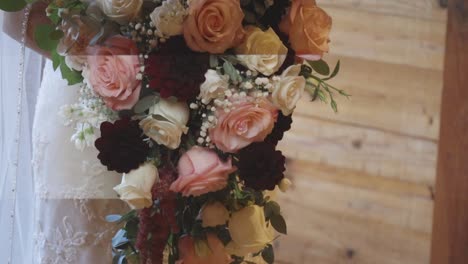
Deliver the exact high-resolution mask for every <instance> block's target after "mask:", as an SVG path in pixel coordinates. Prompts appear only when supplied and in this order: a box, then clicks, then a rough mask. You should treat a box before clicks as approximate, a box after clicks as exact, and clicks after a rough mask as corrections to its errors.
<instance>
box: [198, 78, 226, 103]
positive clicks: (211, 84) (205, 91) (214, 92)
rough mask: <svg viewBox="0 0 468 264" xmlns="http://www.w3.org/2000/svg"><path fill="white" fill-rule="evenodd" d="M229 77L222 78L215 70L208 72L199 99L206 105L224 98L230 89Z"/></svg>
mask: <svg viewBox="0 0 468 264" xmlns="http://www.w3.org/2000/svg"><path fill="white" fill-rule="evenodd" d="M228 78H229V77H227V76H221V75H219V74H218V72H217V71H215V70H208V71H207V72H206V73H205V82H204V83H202V85H201V86H200V95H199V96H198V98H199V99H201V100H202V102H203V103H204V104H208V103H209V102H211V100H213V99H216V98H223V97H224V93H225V92H226V91H227V90H228V88H229V82H228Z"/></svg>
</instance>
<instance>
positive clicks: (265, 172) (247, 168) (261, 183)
mask: <svg viewBox="0 0 468 264" xmlns="http://www.w3.org/2000/svg"><path fill="white" fill-rule="evenodd" d="M285 162H286V158H285V157H284V156H283V154H282V153H281V151H279V150H276V149H275V145H274V144H272V143H269V142H260V143H253V144H251V145H249V146H248V147H246V148H243V149H241V150H240V151H239V161H238V164H237V168H238V169H239V177H240V178H241V179H242V180H243V181H244V183H245V186H247V187H249V188H252V189H255V190H258V191H263V190H274V189H275V186H276V185H277V184H279V183H280V182H281V180H282V179H283V178H284V171H285V170H286V167H285Z"/></svg>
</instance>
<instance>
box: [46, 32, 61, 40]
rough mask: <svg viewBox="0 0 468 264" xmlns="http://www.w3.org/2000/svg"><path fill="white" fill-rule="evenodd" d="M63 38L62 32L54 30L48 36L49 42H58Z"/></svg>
mask: <svg viewBox="0 0 468 264" xmlns="http://www.w3.org/2000/svg"><path fill="white" fill-rule="evenodd" d="M62 37H63V31H62V30H54V31H52V32H51V33H50V34H49V38H50V39H51V40H60V39H61V38H62Z"/></svg>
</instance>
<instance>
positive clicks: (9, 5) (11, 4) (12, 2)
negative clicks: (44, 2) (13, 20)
mask: <svg viewBox="0 0 468 264" xmlns="http://www.w3.org/2000/svg"><path fill="white" fill-rule="evenodd" d="M27 4H28V3H27V2H26V1H25V0H1V1H0V9H1V10H3V11H6V12H16V11H20V10H22V9H23V8H25V7H26V5H27Z"/></svg>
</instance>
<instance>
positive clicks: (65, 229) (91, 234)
mask: <svg viewBox="0 0 468 264" xmlns="http://www.w3.org/2000/svg"><path fill="white" fill-rule="evenodd" d="M78 92H79V87H77V86H67V84H66V82H65V81H64V80H62V77H61V74H60V72H59V71H57V72H54V71H53V69H52V65H51V63H50V62H48V63H46V65H45V68H44V74H43V82H42V85H41V88H40V90H39V95H38V98H37V105H36V112H35V118H34V124H33V130H32V148H33V162H32V165H33V171H34V180H35V195H36V206H35V210H36V213H35V221H34V222H35V226H34V230H35V234H34V241H35V245H34V254H33V258H34V261H36V262H35V263H40V264H67V263H70V264H85V263H86V264H94V263H96V264H107V263H112V257H111V238H112V236H113V235H114V233H115V231H116V228H117V226H116V224H113V223H107V222H106V221H105V216H106V215H108V214H115V213H122V212H123V211H124V209H125V205H124V204H123V203H122V202H121V201H120V200H119V199H118V198H117V195H116V193H115V191H114V190H113V189H112V188H113V187H114V186H115V185H117V184H118V183H119V182H120V179H121V176H120V175H119V174H117V173H113V172H108V171H107V170H106V168H105V167H103V166H102V165H101V164H100V162H99V160H98V159H97V157H96V156H97V151H96V150H95V149H94V148H88V149H85V150H84V151H79V150H77V149H76V148H75V146H74V144H73V143H72V142H71V140H70V137H71V135H72V134H73V127H66V126H64V125H63V120H62V119H61V117H60V116H59V115H58V113H59V109H60V107H61V106H63V105H65V104H71V103H75V102H76V101H77V98H78V95H79V94H78Z"/></svg>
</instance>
